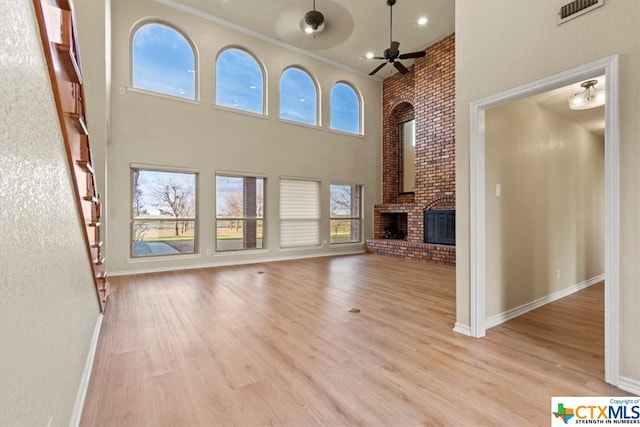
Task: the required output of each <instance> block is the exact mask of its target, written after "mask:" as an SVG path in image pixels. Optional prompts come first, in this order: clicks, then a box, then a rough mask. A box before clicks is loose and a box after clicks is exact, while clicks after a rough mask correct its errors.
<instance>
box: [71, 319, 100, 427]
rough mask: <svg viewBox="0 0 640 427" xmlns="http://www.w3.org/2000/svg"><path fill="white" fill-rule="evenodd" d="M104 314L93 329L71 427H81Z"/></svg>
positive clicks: (72, 414)
mask: <svg viewBox="0 0 640 427" xmlns="http://www.w3.org/2000/svg"><path fill="white" fill-rule="evenodd" d="M103 318H104V315H103V314H99V315H98V319H97V320H96V325H95V327H94V328H93V336H92V337H91V343H90V344H89V354H87V361H86V362H85V364H84V372H83V373H82V378H81V379H80V386H79V387H78V394H77V395H76V403H75V405H73V412H72V413H71V421H69V427H78V426H79V425H80V418H82V409H83V408H84V399H85V397H86V396H87V390H88V388H89V380H90V379H91V371H92V370H93V360H94V359H95V357H96V350H97V349H98V339H99V338H100V328H101V327H102V319H103Z"/></svg>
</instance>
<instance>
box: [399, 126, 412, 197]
mask: <svg viewBox="0 0 640 427" xmlns="http://www.w3.org/2000/svg"><path fill="white" fill-rule="evenodd" d="M398 143H399V149H398V155H399V156H400V158H399V159H398V166H399V169H400V170H399V172H398V178H399V192H400V193H413V192H414V191H415V187H416V168H415V161H416V121H415V119H411V120H409V121H406V122H403V123H400V124H399V125H398Z"/></svg>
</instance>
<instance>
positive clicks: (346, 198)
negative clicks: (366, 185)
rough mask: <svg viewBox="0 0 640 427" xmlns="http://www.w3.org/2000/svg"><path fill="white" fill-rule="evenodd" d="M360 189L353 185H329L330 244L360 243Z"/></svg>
mask: <svg viewBox="0 0 640 427" xmlns="http://www.w3.org/2000/svg"><path fill="white" fill-rule="evenodd" d="M360 193H361V187H360V186H359V185H353V184H331V243H353V242H360V241H361V233H360V224H361V217H360Z"/></svg>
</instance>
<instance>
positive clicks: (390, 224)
mask: <svg viewBox="0 0 640 427" xmlns="http://www.w3.org/2000/svg"><path fill="white" fill-rule="evenodd" d="M380 222H381V228H382V232H383V235H382V236H380V238H383V239H396V240H405V239H406V237H407V228H408V221H407V214H406V213H396V212H393V213H383V214H381V215H380Z"/></svg>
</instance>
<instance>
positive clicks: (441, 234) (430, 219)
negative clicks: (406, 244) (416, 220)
mask: <svg viewBox="0 0 640 427" xmlns="http://www.w3.org/2000/svg"><path fill="white" fill-rule="evenodd" d="M424 243H431V244H435V245H451V246H454V245H455V244H456V211H455V210H426V211H424Z"/></svg>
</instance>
